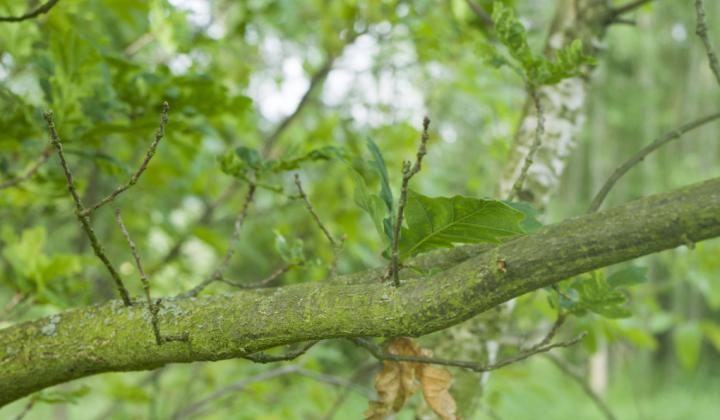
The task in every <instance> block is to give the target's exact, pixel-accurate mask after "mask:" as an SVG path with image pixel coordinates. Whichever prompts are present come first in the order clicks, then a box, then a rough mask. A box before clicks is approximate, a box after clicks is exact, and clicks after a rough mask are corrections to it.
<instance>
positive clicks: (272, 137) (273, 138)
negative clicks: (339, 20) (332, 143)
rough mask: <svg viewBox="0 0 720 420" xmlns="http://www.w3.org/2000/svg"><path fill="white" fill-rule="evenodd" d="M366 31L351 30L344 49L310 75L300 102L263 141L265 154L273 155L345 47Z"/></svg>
mask: <svg viewBox="0 0 720 420" xmlns="http://www.w3.org/2000/svg"><path fill="white" fill-rule="evenodd" d="M365 32H366V31H362V32H355V31H353V30H351V31H350V36H349V37H348V39H347V41H346V42H345V44H344V45H343V46H342V49H340V51H338V52H337V53H328V57H327V59H326V60H325V62H324V63H323V65H322V66H321V67H320V68H319V69H318V70H317V71H316V72H315V73H314V74H313V75H312V76H311V77H310V84H309V85H308V88H307V90H305V93H303V96H302V98H300V102H298V104H297V106H296V107H295V109H294V110H293V111H292V112H291V113H290V114H289V115H288V116H287V117H285V118H284V119H283V120H282V121H281V122H280V124H278V126H277V127H275V130H273V131H272V133H270V134H269V135H268V136H267V137H266V139H265V142H264V143H263V148H262V152H263V154H264V155H271V154H272V149H273V147H274V146H275V144H276V143H277V142H278V140H280V137H281V136H282V135H283V133H285V131H287V129H288V128H289V127H290V125H291V124H292V122H293V121H295V119H296V118H297V117H298V116H299V115H300V113H301V112H302V110H303V109H304V108H305V106H306V105H307V104H308V103H310V99H311V98H312V96H313V94H314V93H315V91H316V90H317V89H318V88H319V87H320V86H321V85H322V84H323V83H324V82H325V79H327V76H328V74H330V71H331V70H332V68H333V65H334V64H335V61H336V60H337V59H338V58H339V57H340V56H341V55H342V53H343V51H344V49H345V48H346V47H347V46H348V45H351V44H352V43H353V42H355V40H356V39H357V38H358V37H359V36H360V35H362V34H364V33H365Z"/></svg>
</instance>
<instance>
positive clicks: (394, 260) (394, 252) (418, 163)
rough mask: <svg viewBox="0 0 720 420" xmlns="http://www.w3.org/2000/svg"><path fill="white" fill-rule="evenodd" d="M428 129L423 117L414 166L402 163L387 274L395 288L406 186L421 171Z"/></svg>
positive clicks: (405, 202)
mask: <svg viewBox="0 0 720 420" xmlns="http://www.w3.org/2000/svg"><path fill="white" fill-rule="evenodd" d="M429 128H430V118H428V117H427V116H425V118H423V131H422V136H420V145H419V146H418V150H417V155H416V157H415V164H414V165H413V166H412V167H411V166H410V161H405V162H403V169H402V174H403V179H402V185H401V187H400V199H399V200H398V210H397V218H396V219H395V226H393V236H392V248H391V257H390V258H391V260H390V270H389V272H388V273H387V274H388V275H392V278H393V284H394V285H395V287H400V256H399V254H398V248H399V245H400V231H401V229H402V223H403V216H404V214H405V204H407V196H408V184H409V183H410V179H411V178H412V177H413V176H414V175H415V174H417V173H418V172H420V169H422V160H423V157H425V155H426V154H427V142H428V140H429V139H430V134H429V133H428V129H429Z"/></svg>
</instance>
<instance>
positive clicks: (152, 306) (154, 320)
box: [115, 209, 188, 346]
mask: <svg viewBox="0 0 720 420" xmlns="http://www.w3.org/2000/svg"><path fill="white" fill-rule="evenodd" d="M115 221H117V224H118V226H119V227H120V231H121V232H122V234H123V236H124V237H125V240H126V241H127V243H128V245H129V246H130V252H131V253H132V256H133V258H134V259H135V266H136V267H137V270H138V273H139V274H140V281H141V282H142V287H143V290H144V291H145V299H146V301H147V306H148V312H150V324H151V325H152V329H153V332H154V333H155V342H156V343H157V345H158V346H159V345H161V344H163V343H169V342H171V341H187V340H188V336H187V334H183V335H166V336H163V335H161V334H160V327H159V326H158V311H159V310H160V301H159V300H158V302H157V303H155V302H153V300H152V297H150V282H149V281H148V278H147V275H146V274H145V270H143V266H142V262H141V261H140V255H139V254H138V252H137V247H136V246H135V242H134V241H133V240H132V238H131V237H130V233H129V232H128V230H127V228H126V227H125V223H124V222H123V220H122V216H121V215H120V209H115Z"/></svg>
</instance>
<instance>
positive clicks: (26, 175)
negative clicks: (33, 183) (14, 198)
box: [0, 146, 52, 190]
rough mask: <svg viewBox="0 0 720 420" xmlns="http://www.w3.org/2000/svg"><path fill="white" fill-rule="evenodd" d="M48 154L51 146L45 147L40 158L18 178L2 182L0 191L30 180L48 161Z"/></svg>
mask: <svg viewBox="0 0 720 420" xmlns="http://www.w3.org/2000/svg"><path fill="white" fill-rule="evenodd" d="M50 152H52V146H47V147H45V148H44V149H43V151H42V153H41V155H40V157H39V158H38V159H37V160H36V161H35V162H33V164H32V165H31V166H30V168H28V170H27V171H26V172H25V173H24V174H22V175H20V176H19V177H17V178H15V179H11V180H8V181H5V182H3V183H2V184H0V190H4V189H6V188H10V187H14V186H16V185H18V184H20V183H21V182H24V181H26V180H28V179H30V178H32V177H33V175H35V173H36V172H37V171H38V169H40V167H41V166H42V165H43V164H45V162H47V161H48V159H49V158H50Z"/></svg>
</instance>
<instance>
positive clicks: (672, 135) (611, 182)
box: [588, 112, 720, 213]
mask: <svg viewBox="0 0 720 420" xmlns="http://www.w3.org/2000/svg"><path fill="white" fill-rule="evenodd" d="M719 118H720V112H716V113H714V114H710V115H706V116H704V117H702V118H698V119H697V120H695V121H692V122H689V123H687V124H685V125H683V126H682V127H680V128H678V129H675V130H673V131H671V132H669V133H666V134H665V135H663V136H662V137H659V138H658V139H656V140H655V141H653V142H652V143H650V144H648V145H647V146H645V147H643V148H642V149H640V151H639V152H637V153H636V154H635V155H633V156H632V157H630V159H628V160H626V161H625V162H623V164H622V165H620V166H618V167H617V169H615V171H614V172H613V173H612V175H610V177H609V178H608V179H607V181H605V184H604V185H603V186H602V188H601V189H600V191H598V193H597V195H596V196H595V198H593V201H592V203H591V204H590V208H589V209H588V213H593V212H596V211H597V210H598V209H599V208H600V206H601V205H602V203H603V201H604V200H605V197H607V195H608V193H609V192H610V190H611V189H612V187H613V186H615V183H616V182H618V181H619V180H620V178H622V177H623V175H625V174H626V173H627V171H629V170H630V169H632V167H633V166H635V165H637V164H638V163H640V162H642V161H643V159H645V158H646V157H647V156H648V155H649V154H650V153H652V152H654V151H655V150H657V149H659V148H660V147H662V146H663V145H665V144H666V143H669V142H671V141H673V140H677V139H679V138H680V137H682V136H683V134H685V133H687V132H689V131H692V130H694V129H696V128H698V127H702V126H703V125H705V124H707V123H709V122H712V121H715V120H717V119H719Z"/></svg>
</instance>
